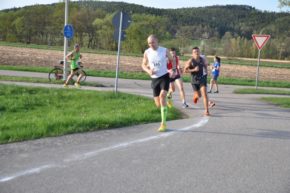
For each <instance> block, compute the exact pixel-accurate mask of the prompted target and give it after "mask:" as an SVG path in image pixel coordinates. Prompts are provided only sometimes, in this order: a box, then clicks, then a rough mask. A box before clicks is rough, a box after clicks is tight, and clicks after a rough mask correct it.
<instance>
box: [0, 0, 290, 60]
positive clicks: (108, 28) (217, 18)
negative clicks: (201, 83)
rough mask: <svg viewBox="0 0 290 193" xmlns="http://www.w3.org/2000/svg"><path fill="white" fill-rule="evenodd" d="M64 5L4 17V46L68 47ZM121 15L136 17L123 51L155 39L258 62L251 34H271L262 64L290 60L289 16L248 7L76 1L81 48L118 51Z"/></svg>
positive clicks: (0, 19)
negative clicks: (158, 6)
mask: <svg viewBox="0 0 290 193" xmlns="http://www.w3.org/2000/svg"><path fill="white" fill-rule="evenodd" d="M64 6H65V5H64V3H55V4H51V5H34V6H27V7H23V8H15V9H7V10H2V11H0V40H1V41H7V42H23V43H33V44H44V45H63V27H64ZM118 11H124V12H126V13H128V14H129V15H130V17H131V20H132V22H131V24H130V26H129V28H127V29H126V31H125V33H126V39H125V40H124V42H123V43H122V50H124V51H125V52H129V53H137V54H141V53H143V51H144V50H145V49H146V48H147V43H146V38H147V36H148V35H149V34H156V35H157V36H158V37H159V39H160V42H161V44H162V45H164V46H166V47H176V48H178V49H179V51H180V52H181V53H189V52H190V50H191V48H192V47H193V46H199V47H200V48H201V49H202V51H203V52H205V53H206V54H210V55H213V54H217V55H223V56H228V57H235V56H238V57H250V58H255V57H257V48H256V47H255V45H254V43H253V40H252V34H269V35H271V39H270V40H269V42H268V43H267V44H266V46H265V48H263V51H262V52H261V57H262V58H272V59H287V60H289V59H290V25H289V24H290V13H287V12H281V13H277V12H266V11H260V10H257V9H255V8H253V7H250V6H246V5H227V6H209V7H199V8H180V9H156V8H151V7H144V6H140V5H136V4H129V3H122V2H104V1H76V2H70V4H69V23H70V24H72V25H73V27H74V37H73V39H72V40H70V44H73V43H75V42H78V43H80V44H81V45H82V46H85V47H88V48H93V49H100V50H111V51H112V50H116V49H117V43H116V42H115V41H114V39H113V34H114V27H113V25H112V18H113V16H114V14H115V13H116V12H118Z"/></svg>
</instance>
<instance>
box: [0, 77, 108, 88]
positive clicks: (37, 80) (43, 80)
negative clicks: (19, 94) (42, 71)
mask: <svg viewBox="0 0 290 193" xmlns="http://www.w3.org/2000/svg"><path fill="white" fill-rule="evenodd" d="M1 80H3V81H12V82H31V83H49V84H64V81H63V80H52V81H49V80H48V78H35V77H22V76H6V75H1V76H0V81H1ZM73 83H74V82H73V80H71V82H70V84H72V85H73ZM81 85H82V86H93V87H104V85H103V84H100V83H97V82H88V81H85V82H82V83H81Z"/></svg>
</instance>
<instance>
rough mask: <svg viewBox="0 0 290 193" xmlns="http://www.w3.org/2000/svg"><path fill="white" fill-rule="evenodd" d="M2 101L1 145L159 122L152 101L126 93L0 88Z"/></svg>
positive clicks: (177, 115) (171, 113)
mask: <svg viewBox="0 0 290 193" xmlns="http://www.w3.org/2000/svg"><path fill="white" fill-rule="evenodd" d="M0 101H1V103H0V143H1V144H2V143H9V142H16V141H23V140H31V139H37V138H42V137H50V136H59V135H64V134H69V133H78V132H87V131H97V130H100V129H111V128H117V127H124V126H129V125H136V124H142V123H149V122H159V121H160V110H158V109H157V108H156V107H155V105H154V102H153V101H152V99H148V98H145V97H141V96H135V95H130V94H124V93H118V94H114V93H113V92H97V91H85V90H78V89H46V88H32V87H22V86H14V85H2V84H0ZM181 117H182V114H181V113H180V112H179V111H178V110H176V109H170V110H169V113H168V120H172V119H178V118H181Z"/></svg>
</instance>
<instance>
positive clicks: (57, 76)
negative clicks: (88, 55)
mask: <svg viewBox="0 0 290 193" xmlns="http://www.w3.org/2000/svg"><path fill="white" fill-rule="evenodd" d="M63 64H64V62H63V60H61V61H60V62H59V65H58V66H54V68H53V69H52V70H51V71H50V72H49V73H48V80H49V81H55V80H62V79H63ZM81 64H82V63H81V62H78V65H79V69H78V72H77V73H76V74H75V76H74V77H73V81H74V82H76V79H77V77H78V76H79V74H80V72H83V76H82V78H81V80H80V81H81V82H84V81H86V78H87V73H86V72H85V71H84V70H83V66H82V65H81Z"/></svg>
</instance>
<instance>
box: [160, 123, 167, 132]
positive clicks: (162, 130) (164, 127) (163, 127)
mask: <svg viewBox="0 0 290 193" xmlns="http://www.w3.org/2000/svg"><path fill="white" fill-rule="evenodd" d="M158 131H159V132H165V131H166V124H164V123H161V125H160V127H159V129H158Z"/></svg>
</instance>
